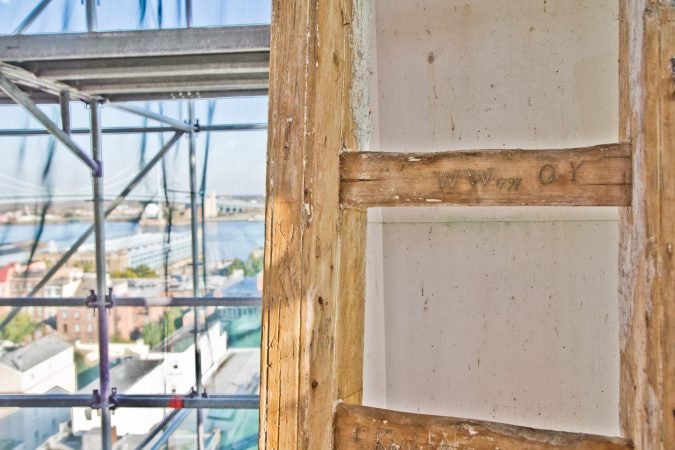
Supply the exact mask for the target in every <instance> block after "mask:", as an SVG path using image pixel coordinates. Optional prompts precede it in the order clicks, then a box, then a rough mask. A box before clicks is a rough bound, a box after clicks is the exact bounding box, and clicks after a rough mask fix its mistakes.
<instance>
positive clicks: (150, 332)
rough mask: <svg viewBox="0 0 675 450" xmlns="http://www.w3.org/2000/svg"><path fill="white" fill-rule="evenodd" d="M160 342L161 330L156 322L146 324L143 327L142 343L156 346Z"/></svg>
mask: <svg viewBox="0 0 675 450" xmlns="http://www.w3.org/2000/svg"><path fill="white" fill-rule="evenodd" d="M161 341H162V328H161V327H160V325H159V324H158V323H157V322H150V323H146V324H145V325H144V326H143V342H145V343H146V344H147V345H150V346H153V345H157V344H159V343H160V342H161Z"/></svg>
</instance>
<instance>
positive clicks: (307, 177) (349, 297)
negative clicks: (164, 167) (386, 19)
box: [259, 0, 365, 450]
mask: <svg viewBox="0 0 675 450" xmlns="http://www.w3.org/2000/svg"><path fill="white" fill-rule="evenodd" d="M351 14H352V9H351V0H337V1H332V2H319V1H317V0H303V1H298V2H286V1H283V0H276V1H275V2H274V3H273V20H272V27H271V33H272V41H271V60H270V88H269V89H270V91H269V95H270V115H269V129H268V135H269V137H268V165H267V176H268V183H267V209H266V227H267V228H266V243H265V246H266V258H265V281H264V289H263V342H262V347H263V348H262V361H261V404H260V438H259V447H260V448H264V449H275V450H285V449H312V450H314V449H318V450H320V449H329V448H331V446H332V442H333V440H332V410H333V404H334V402H335V401H336V400H338V399H339V398H345V399H349V400H352V401H360V397H361V377H362V359H363V355H362V353H363V295H364V277H365V272H364V270H363V264H364V262H363V260H364V257H363V254H364V249H365V238H364V236H365V215H364V213H363V211H357V210H349V209H341V208H340V204H339V153H340V150H341V149H344V148H352V149H355V148H356V146H355V144H354V141H355V139H354V137H353V130H354V126H353V123H352V122H353V119H352V113H351V108H350V90H351V76H352V62H351V61H352V47H351V45H350V33H351V27H350V22H351Z"/></svg>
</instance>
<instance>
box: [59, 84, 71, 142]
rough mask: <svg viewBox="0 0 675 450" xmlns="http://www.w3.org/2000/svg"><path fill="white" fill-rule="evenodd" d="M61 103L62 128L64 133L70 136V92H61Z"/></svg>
mask: <svg viewBox="0 0 675 450" xmlns="http://www.w3.org/2000/svg"><path fill="white" fill-rule="evenodd" d="M59 103H60V104H61V128H62V129H63V132H64V133H66V134H67V135H68V136H70V133H71V132H72V129H71V126H70V92H68V91H63V92H61V95H59Z"/></svg>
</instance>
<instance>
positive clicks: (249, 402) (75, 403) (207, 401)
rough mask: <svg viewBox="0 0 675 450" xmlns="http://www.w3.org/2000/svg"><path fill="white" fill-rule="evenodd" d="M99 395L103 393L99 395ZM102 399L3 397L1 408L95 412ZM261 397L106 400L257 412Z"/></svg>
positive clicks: (117, 396)
mask: <svg viewBox="0 0 675 450" xmlns="http://www.w3.org/2000/svg"><path fill="white" fill-rule="evenodd" d="M99 395H100V393H99ZM98 400H99V398H98V397H97V396H96V395H92V394H0V407H3V408H5V407H20V408H56V407H64V408H82V407H87V408H89V407H90V408H93V409H98V408H99V407H100V403H99V401H98ZM258 400H259V396H258V395H254V394H253V395H252V394H245V395H239V394H222V395H210V396H208V397H191V396H180V395H168V394H149V395H143V394H130V395H124V394H116V393H112V394H111V395H109V396H108V397H107V398H106V403H107V404H108V409H116V408H173V409H177V410H180V409H202V408H203V409H258V406H259V403H258Z"/></svg>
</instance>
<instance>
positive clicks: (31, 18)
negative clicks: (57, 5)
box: [12, 0, 52, 34]
mask: <svg viewBox="0 0 675 450" xmlns="http://www.w3.org/2000/svg"><path fill="white" fill-rule="evenodd" d="M51 1H52V0H42V1H41V2H40V3H38V4H37V5H35V8H33V9H32V10H31V12H29V13H28V15H27V16H26V18H25V19H23V20H22V21H21V23H20V24H19V26H18V27H16V29H15V30H14V32H13V33H12V34H21V33H23V32H24V31H26V29H27V28H28V27H29V26H31V25H32V24H33V22H35V19H37V18H38V16H39V15H40V14H42V11H44V10H45V8H46V7H47V6H48V5H49V4H50V3H51Z"/></svg>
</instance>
